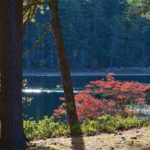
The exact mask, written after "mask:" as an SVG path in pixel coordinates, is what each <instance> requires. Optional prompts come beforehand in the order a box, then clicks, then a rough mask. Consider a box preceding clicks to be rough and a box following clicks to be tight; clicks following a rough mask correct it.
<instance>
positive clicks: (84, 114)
mask: <svg viewBox="0 0 150 150" xmlns="http://www.w3.org/2000/svg"><path fill="white" fill-rule="evenodd" d="M148 90H150V86H148V85H143V84H140V83H138V82H127V81H125V82H121V81H118V80H115V79H114V76H113V74H112V73H109V74H108V75H107V77H106V79H105V80H104V79H102V80H97V81H92V82H90V83H89V84H87V85H86V86H85V89H84V90H83V91H81V92H79V93H78V94H76V95H75V103H76V108H77V115H78V118H79V120H81V121H82V120H84V119H86V118H96V117H98V116H101V115H103V114H112V115H116V114H119V115H122V116H128V115H129V114H134V113H137V112H136V109H134V106H135V105H136V106H138V105H143V104H144V103H145V97H146V94H147V91H148ZM60 100H63V101H64V102H65V99H64V98H60ZM127 106H128V107H127ZM53 115H54V116H55V117H56V118H61V117H62V116H66V109H65V104H62V105H61V106H60V107H59V108H58V109H56V110H54V113H53Z"/></svg>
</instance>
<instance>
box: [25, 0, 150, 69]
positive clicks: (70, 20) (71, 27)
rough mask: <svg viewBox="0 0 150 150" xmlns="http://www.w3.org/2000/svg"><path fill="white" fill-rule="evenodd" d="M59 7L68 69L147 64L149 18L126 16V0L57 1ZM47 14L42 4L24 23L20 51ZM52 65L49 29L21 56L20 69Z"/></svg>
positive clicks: (27, 45) (32, 39)
mask: <svg viewBox="0 0 150 150" xmlns="http://www.w3.org/2000/svg"><path fill="white" fill-rule="evenodd" d="M59 8H60V16H61V23H62V26H63V35H64V39H65V47H66V50H67V56H68V58H69V62H70V67H71V69H72V70H76V71H77V70H87V69H90V70H99V69H101V68H108V67H148V66H150V51H149V48H150V42H149V37H150V21H149V20H147V19H146V18H142V17H141V16H134V17H131V18H128V15H127V11H128V9H129V6H128V3H127V1H126V0H116V1H114V0H110V1H109V2H108V1H106V0H92V1H85V0H72V1H70V0H66V1H63V0H61V1H60V4H59ZM43 12H44V13H43ZM49 17H50V16H49V11H48V12H47V11H46V6H45V9H44V11H41V9H40V10H39V12H38V13H37V15H36V16H35V20H34V19H33V20H34V21H35V22H34V21H33V20H32V21H33V22H34V23H30V24H29V25H28V26H27V28H26V30H25V36H24V51H27V50H30V49H31V48H32V46H33V45H34V43H35V41H37V40H38V39H39V38H40V37H41V36H42V35H43V34H44V33H45V32H46V31H47V25H48V24H49ZM49 39H51V42H50V43H49ZM56 66H57V61H56V54H55V45H54V36H53V34H52V33H51V32H50V33H49V34H48V35H47V36H46V37H45V39H44V40H43V41H41V42H40V44H39V45H38V46H36V47H35V48H34V51H33V53H32V55H26V56H25V57H24V68H25V69H27V70H30V69H42V68H46V69H52V70H55V69H56V68H57V67H56Z"/></svg>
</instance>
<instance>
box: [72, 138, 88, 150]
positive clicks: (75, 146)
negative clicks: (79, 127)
mask: <svg viewBox="0 0 150 150" xmlns="http://www.w3.org/2000/svg"><path fill="white" fill-rule="evenodd" d="M71 144H72V150H85V144H84V139H83V137H82V136H80V137H72V138H71Z"/></svg>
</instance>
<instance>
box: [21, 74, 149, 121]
mask: <svg viewBox="0 0 150 150" xmlns="http://www.w3.org/2000/svg"><path fill="white" fill-rule="evenodd" d="M104 77H105V75H103V74H101V75H99V74H74V75H72V81H73V85H74V88H75V92H77V91H78V90H81V89H82V88H83V87H84V86H85V85H86V84H87V83H89V82H90V81H93V80H99V79H102V78H104ZM115 78H116V79H118V80H121V81H138V82H140V83H144V84H145V83H146V84H149V83H150V75H146V74H145V75H141V74H137V75H131V74H126V75H123V74H118V75H116V76H115ZM24 79H27V81H28V84H27V88H26V89H25V91H23V96H27V97H32V98H33V100H32V103H31V105H29V106H25V107H24V115H25V118H28V119H29V118H30V119H36V120H39V119H42V118H43V117H44V116H45V115H48V116H50V115H51V114H52V112H53V110H54V109H56V108H57V107H58V106H59V105H60V104H61V102H60V101H59V97H62V96H63V90H62V89H61V88H59V85H61V84H62V83H61V77H60V76H59V75H58V74H28V75H24Z"/></svg>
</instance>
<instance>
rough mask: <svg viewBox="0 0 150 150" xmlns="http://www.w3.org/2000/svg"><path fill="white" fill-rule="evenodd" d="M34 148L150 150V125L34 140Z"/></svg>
mask: <svg viewBox="0 0 150 150" xmlns="http://www.w3.org/2000/svg"><path fill="white" fill-rule="evenodd" d="M31 145H33V147H31V148H30V149H32V150H150V127H145V128H140V129H130V130H127V131H118V132H116V133H112V134H109V133H102V134H100V135H96V136H83V137H78V138H68V137H60V138H51V139H46V140H37V141H32V142H31Z"/></svg>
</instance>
